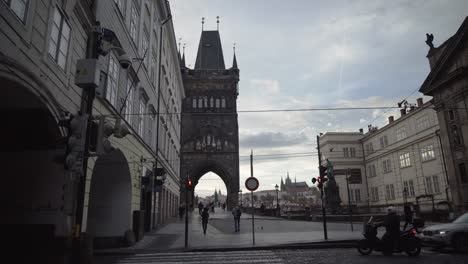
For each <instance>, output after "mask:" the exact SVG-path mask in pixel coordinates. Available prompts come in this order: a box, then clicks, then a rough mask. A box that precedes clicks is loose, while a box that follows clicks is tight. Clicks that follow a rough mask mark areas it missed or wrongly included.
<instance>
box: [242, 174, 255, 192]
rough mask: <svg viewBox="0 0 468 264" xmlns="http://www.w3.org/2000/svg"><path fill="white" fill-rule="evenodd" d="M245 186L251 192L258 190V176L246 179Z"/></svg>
mask: <svg viewBox="0 0 468 264" xmlns="http://www.w3.org/2000/svg"><path fill="white" fill-rule="evenodd" d="M245 188H247V190H249V191H251V192H253V191H255V190H257V188H258V180H257V178H255V177H249V178H247V180H245Z"/></svg>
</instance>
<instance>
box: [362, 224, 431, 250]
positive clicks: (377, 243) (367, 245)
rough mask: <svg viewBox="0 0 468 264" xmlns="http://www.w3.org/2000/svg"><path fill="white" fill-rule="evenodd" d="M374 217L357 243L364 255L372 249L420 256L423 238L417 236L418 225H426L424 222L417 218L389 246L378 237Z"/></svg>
mask: <svg viewBox="0 0 468 264" xmlns="http://www.w3.org/2000/svg"><path fill="white" fill-rule="evenodd" d="M372 219H373V217H371V218H370V219H369V221H368V222H367V223H366V224H365V226H364V232H363V235H364V237H365V239H362V240H360V241H359V242H358V244H357V250H358V251H359V253H361V254H362V255H369V254H370V253H372V251H374V250H375V251H380V252H382V253H383V254H384V255H386V256H391V255H392V254H393V253H401V252H405V253H406V254H407V255H408V256H412V257H413V256H418V255H419V254H420V253H421V239H420V238H419V237H417V236H416V234H418V229H417V228H418V227H422V226H424V223H422V226H421V221H420V220H416V219H415V220H416V221H415V222H413V226H412V228H410V229H409V230H405V231H402V232H400V236H399V238H398V240H397V242H396V245H394V246H393V247H391V245H390V246H388V245H387V243H384V242H383V241H382V240H381V239H379V238H378V237H377V228H376V227H375V225H374V223H373V221H372Z"/></svg>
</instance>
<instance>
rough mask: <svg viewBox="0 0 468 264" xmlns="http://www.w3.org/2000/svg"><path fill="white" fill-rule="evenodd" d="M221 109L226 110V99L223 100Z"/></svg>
mask: <svg viewBox="0 0 468 264" xmlns="http://www.w3.org/2000/svg"><path fill="white" fill-rule="evenodd" d="M221 108H226V99H225V98H224V97H223V98H221Z"/></svg>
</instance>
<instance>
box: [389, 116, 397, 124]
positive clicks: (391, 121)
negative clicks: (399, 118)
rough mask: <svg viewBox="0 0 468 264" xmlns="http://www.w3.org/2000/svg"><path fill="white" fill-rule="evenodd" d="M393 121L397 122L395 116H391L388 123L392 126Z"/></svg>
mask: <svg viewBox="0 0 468 264" xmlns="http://www.w3.org/2000/svg"><path fill="white" fill-rule="evenodd" d="M393 121H395V118H394V117H393V116H389V117H388V123H389V124H391V123H393Z"/></svg>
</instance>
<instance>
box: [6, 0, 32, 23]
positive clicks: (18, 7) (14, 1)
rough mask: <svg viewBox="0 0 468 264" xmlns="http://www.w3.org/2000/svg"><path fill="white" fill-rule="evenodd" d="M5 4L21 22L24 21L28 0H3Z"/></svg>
mask: <svg viewBox="0 0 468 264" xmlns="http://www.w3.org/2000/svg"><path fill="white" fill-rule="evenodd" d="M3 1H4V2H5V3H6V5H7V6H8V7H9V8H10V9H11V10H12V11H13V13H15V15H17V16H18V18H19V19H20V20H21V22H23V23H24V22H26V14H27V12H28V6H29V0H3Z"/></svg>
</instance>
